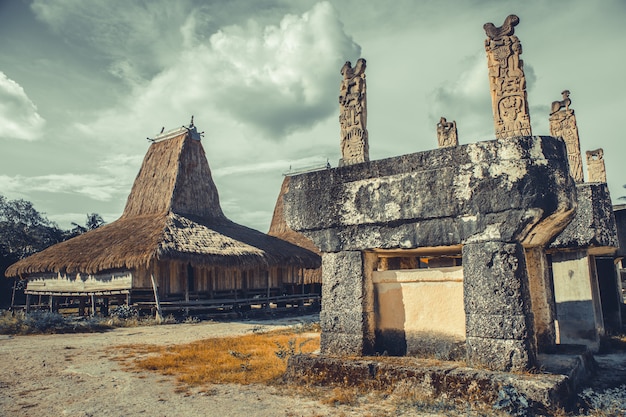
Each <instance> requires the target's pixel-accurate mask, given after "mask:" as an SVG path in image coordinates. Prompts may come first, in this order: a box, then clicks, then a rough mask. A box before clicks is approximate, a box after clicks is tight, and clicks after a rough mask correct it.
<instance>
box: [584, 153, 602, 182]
mask: <svg viewBox="0 0 626 417" xmlns="http://www.w3.org/2000/svg"><path fill="white" fill-rule="evenodd" d="M586 154H587V180H588V181H589V182H606V167H605V166H604V150H602V148H599V149H595V150H593V151H587V152H586Z"/></svg>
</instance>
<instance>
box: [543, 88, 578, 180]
mask: <svg viewBox="0 0 626 417" xmlns="http://www.w3.org/2000/svg"><path fill="white" fill-rule="evenodd" d="M561 94H562V95H563V100H558V101H553V102H552V106H551V109H550V136H553V137H555V138H562V139H563V140H564V141H565V146H566V147H567V158H568V160H569V171H570V175H571V176H572V178H573V179H574V181H575V182H576V184H581V183H583V182H584V181H585V179H584V177H583V160H582V156H581V153H580V139H579V138H578V125H577V124H576V116H575V115H574V110H573V109H570V108H569V106H570V105H571V104H572V100H571V99H570V98H569V95H570V92H569V90H565V91H563V92H562V93H561Z"/></svg>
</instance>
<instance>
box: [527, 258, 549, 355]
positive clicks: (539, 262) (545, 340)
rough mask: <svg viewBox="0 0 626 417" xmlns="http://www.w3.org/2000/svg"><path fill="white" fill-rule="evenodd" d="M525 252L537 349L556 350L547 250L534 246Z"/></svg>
mask: <svg viewBox="0 0 626 417" xmlns="http://www.w3.org/2000/svg"><path fill="white" fill-rule="evenodd" d="M525 252H526V268H527V269H528V280H529V289H530V299H531V304H532V311H533V318H534V320H535V323H534V329H535V336H536V338H537V351H539V352H545V353H550V352H554V350H555V348H556V330H555V327H554V320H555V317H556V307H555V305H554V294H553V291H552V282H551V277H550V272H549V270H548V261H547V259H546V254H545V250H544V248H542V247H534V248H529V249H526V251H525Z"/></svg>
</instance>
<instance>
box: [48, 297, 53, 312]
mask: <svg viewBox="0 0 626 417" xmlns="http://www.w3.org/2000/svg"><path fill="white" fill-rule="evenodd" d="M49 307H50V312H51V313H54V297H53V296H52V295H51V296H50V306H49Z"/></svg>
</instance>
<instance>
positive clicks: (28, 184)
mask: <svg viewBox="0 0 626 417" xmlns="http://www.w3.org/2000/svg"><path fill="white" fill-rule="evenodd" d="M0 189H2V190H3V192H5V193H7V194H15V195H20V194H21V193H22V192H23V191H24V190H28V193H34V192H46V193H59V194H80V195H83V196H85V197H88V198H91V199H93V200H97V201H111V200H112V199H113V198H115V197H119V196H120V195H123V194H125V193H126V192H128V190H127V184H125V183H120V181H119V180H118V179H116V178H113V177H107V176H100V175H96V174H84V175H80V174H49V175H39V176H33V177H24V176H21V175H15V176H9V175H0Z"/></svg>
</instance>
